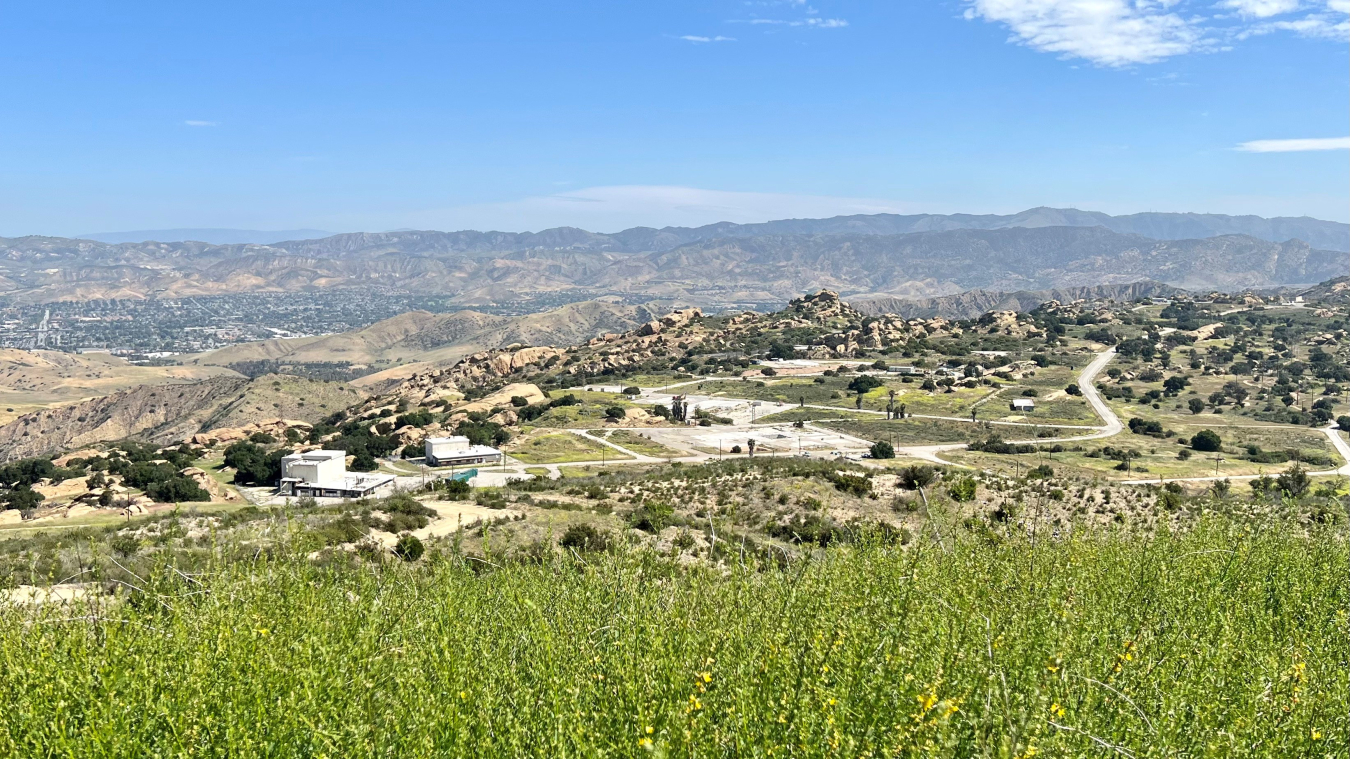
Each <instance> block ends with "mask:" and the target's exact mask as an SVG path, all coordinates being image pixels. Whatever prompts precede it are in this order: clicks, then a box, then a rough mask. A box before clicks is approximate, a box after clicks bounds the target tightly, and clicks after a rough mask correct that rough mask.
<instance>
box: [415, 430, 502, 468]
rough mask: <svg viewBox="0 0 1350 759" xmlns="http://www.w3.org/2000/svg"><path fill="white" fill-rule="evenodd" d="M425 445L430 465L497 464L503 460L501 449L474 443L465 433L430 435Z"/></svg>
mask: <svg viewBox="0 0 1350 759" xmlns="http://www.w3.org/2000/svg"><path fill="white" fill-rule="evenodd" d="M424 446H425V450H426V457H427V464H428V465H430V466H468V465H470V464H496V463H499V462H501V460H502V452H501V451H499V450H497V449H496V448H493V447H492V446H488V445H473V444H472V443H470V442H469V439H468V438H467V437H464V436H463V435H451V436H450V437H429V438H427V439H426V442H425V443H424Z"/></svg>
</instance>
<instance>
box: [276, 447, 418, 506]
mask: <svg viewBox="0 0 1350 759" xmlns="http://www.w3.org/2000/svg"><path fill="white" fill-rule="evenodd" d="M393 484H394V477H393V475H389V474H357V473H348V472H347V452H346V451H305V452H304V453H292V454H291V455H289V456H285V457H283V458H282V459H281V483H280V487H279V488H278V491H279V492H280V493H281V495H294V496H311V497H314V498H366V497H368V496H374V495H383V494H384V493H386V492H388V491H389V490H391V489H392V487H393Z"/></svg>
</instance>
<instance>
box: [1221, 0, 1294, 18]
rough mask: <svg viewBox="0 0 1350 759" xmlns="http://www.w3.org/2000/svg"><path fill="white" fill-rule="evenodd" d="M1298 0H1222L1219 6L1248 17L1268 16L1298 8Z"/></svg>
mask: <svg viewBox="0 0 1350 759" xmlns="http://www.w3.org/2000/svg"><path fill="white" fill-rule="evenodd" d="M1299 5H1300V2H1299V0H1223V2H1221V3H1219V6H1220V7H1223V8H1231V9H1233V10H1235V11H1237V12H1238V13H1239V14H1241V15H1243V16H1247V17H1249V18H1270V17H1271V16H1278V15H1280V14H1282V13H1293V12H1294V11H1296V10H1298V9H1299Z"/></svg>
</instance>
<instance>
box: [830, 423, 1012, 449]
mask: <svg viewBox="0 0 1350 759" xmlns="http://www.w3.org/2000/svg"><path fill="white" fill-rule="evenodd" d="M819 426H820V427H824V428H826V429H831V430H836V431H838V432H842V433H844V434H845V435H852V436H854V437H860V438H862V439H864V440H871V441H874V442H875V441H878V440H885V441H888V442H890V443H892V444H894V445H923V444H925V443H967V442H970V441H972V440H978V439H981V438H983V437H985V436H986V435H988V431H987V430H985V428H984V427H983V425H973V424H969V423H967V422H949V421H946V420H943V419H891V420H886V419H866V420H857V421H855V420H840V421H829V422H821V423H820V425H819ZM1004 429H1007V428H1004ZM1023 434H1026V433H1023Z"/></svg>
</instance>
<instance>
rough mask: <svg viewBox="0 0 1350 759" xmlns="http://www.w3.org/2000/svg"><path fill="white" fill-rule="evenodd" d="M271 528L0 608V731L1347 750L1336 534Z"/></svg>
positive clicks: (1179, 751)
mask: <svg viewBox="0 0 1350 759" xmlns="http://www.w3.org/2000/svg"><path fill="white" fill-rule="evenodd" d="M495 558H496V557H494V556H493V555H487V556H484V557H482V560H480V561H468V560H464V559H461V558H458V557H457V556H456V555H454V554H449V555H444V556H440V557H436V556H433V557H429V558H428V559H424V560H423V561H422V562H421V563H420V564H418V565H404V564H401V563H400V564H389V565H385V566H383V567H370V566H369V565H365V566H364V568H357V567H352V566H349V565H347V564H344V563H340V562H339V563H336V564H329V565H319V564H316V563H314V562H309V561H305V560H302V559H299V558H292V557H291V555H289V554H286V553H285V552H284V551H282V552H279V553H275V554H273V555H272V556H271V557H270V558H269V555H268V554H267V553H263V554H261V555H260V556H259V557H258V558H257V559H255V560H252V561H237V562H228V563H220V564H218V565H215V566H210V567H208V568H207V571H204V572H201V573H200V574H198V575H197V576H195V577H185V576H183V575H180V574H178V573H176V572H174V571H172V570H171V569H170V568H168V567H161V568H159V569H158V570H153V571H149V572H148V573H147V574H146V575H145V576H142V577H138V578H130V577H128V578H127V580H128V582H129V584H132V585H135V586H136V588H138V589H136V590H130V589H125V588H124V595H123V596H122V597H121V598H120V599H115V600H114V599H110V600H107V601H105V602H103V603H102V604H101V605H98V606H78V605H77V606H74V607H64V608H63V607H48V608H16V607H9V608H6V609H4V610H3V611H0V656H2V657H3V667H0V699H2V700H3V702H4V703H5V704H6V708H5V709H4V710H3V712H0V752H2V753H3V754H5V755H9V756H81V757H112V756H117V757H130V756H168V755H189V754H192V755H212V756H234V757H262V756H342V757H366V756H436V755H440V756H445V755H450V756H467V755H472V756H511V757H515V756H614V755H619V756H642V755H646V754H647V753H648V751H650V752H651V753H652V754H653V755H657V756H745V755H753V756H797V757H811V756H832V757H833V756H905V757H911V756H912V757H919V756H941V757H957V756H962V757H964V756H1003V757H1029V756H1032V755H1040V756H1054V757H1059V756H1075V757H1078V756H1082V757H1096V756H1102V757H1105V756H1126V757H1145V756H1215V757H1218V756H1271V757H1295V756H1298V757H1323V756H1344V749H1345V746H1347V745H1350V670H1347V669H1346V668H1345V661H1346V658H1347V657H1348V656H1350V643H1347V641H1348V640H1350V620H1348V619H1347V614H1346V609H1347V606H1348V605H1350V583H1347V581H1346V577H1347V575H1348V574H1350V558H1348V557H1347V548H1346V542H1345V540H1344V536H1343V535H1340V534H1331V533H1328V532H1321V531H1317V532H1314V533H1312V534H1305V533H1304V532H1303V531H1302V530H1301V529H1298V528H1296V527H1293V526H1289V527H1286V526H1274V525H1266V526H1260V527H1254V526H1251V525H1238V524H1233V523H1228V522H1223V521H1217V520H1211V521H1206V522H1202V523H1200V524H1199V525H1198V526H1197V527H1196V529H1194V530H1192V531H1188V532H1186V533H1183V534H1177V535H1173V534H1167V533H1163V534H1157V535H1151V536H1146V535H1142V534H1126V533H1116V532H1085V533H1082V534H1070V535H1066V536H1064V537H1063V538H1061V539H1059V540H1052V539H1049V536H1048V535H1047V536H1040V537H1038V538H1029V537H1026V536H1025V535H1021V536H1019V535H1018V534H1016V532H1015V531H1013V532H1009V533H1006V534H1005V533H998V532H996V533H990V534H988V535H985V536H980V535H979V534H978V533H974V532H969V533H967V532H964V531H961V530H959V529H956V530H949V531H948V532H947V534H946V536H945V538H944V539H943V540H942V541H941V543H938V542H936V541H934V542H928V541H926V540H920V541H918V542H916V543H914V544H912V545H911V546H910V547H909V548H908V549H899V548H893V547H886V546H879V545H873V546H870V547H869V546H862V547H859V546H853V547H843V548H832V549H830V550H829V551H827V552H824V553H823V554H822V555H821V556H820V557H819V558H817V559H815V560H812V561H801V562H798V563H794V564H792V565H790V566H788V567H786V568H771V567H763V566H756V565H754V564H753V563H751V564H749V565H747V566H746V567H745V568H741V565H740V563H739V561H736V560H733V561H731V562H730V563H729V568H728V569H726V570H721V569H714V568H705V567H699V566H694V567H684V568H682V567H679V566H677V565H676V564H674V563H673V562H671V561H668V560H664V559H662V558H660V557H659V556H657V555H656V554H654V553H651V552H631V553H630V552H626V551H622V550H620V551H619V552H617V553H613V554H589V555H587V556H586V557H585V559H584V561H583V560H576V559H570V558H553V559H547V558H546V559H544V560H543V561H542V563H498V561H497V560H494V559H495Z"/></svg>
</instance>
